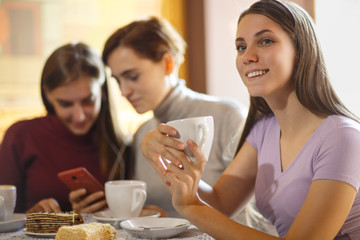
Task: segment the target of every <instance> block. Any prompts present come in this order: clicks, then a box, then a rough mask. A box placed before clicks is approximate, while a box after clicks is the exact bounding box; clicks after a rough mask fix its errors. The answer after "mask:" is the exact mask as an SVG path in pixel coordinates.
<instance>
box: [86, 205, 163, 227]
mask: <svg viewBox="0 0 360 240" xmlns="http://www.w3.org/2000/svg"><path fill="white" fill-rule="evenodd" d="M142 217H151V218H154V217H155V218H158V217H160V212H158V211H155V210H150V209H143V210H142V211H141V213H140V216H139V217H136V218H142ZM93 218H94V219H96V220H97V221H98V222H102V223H110V224H111V225H113V226H114V227H115V228H120V222H121V221H123V220H125V219H129V218H115V217H113V216H112V214H111V212H110V210H109V209H107V210H104V211H100V212H96V213H94V214H93Z"/></svg>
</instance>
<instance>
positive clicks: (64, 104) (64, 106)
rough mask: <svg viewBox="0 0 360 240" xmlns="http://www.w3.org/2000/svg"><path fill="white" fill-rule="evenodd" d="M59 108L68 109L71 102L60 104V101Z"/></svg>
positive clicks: (60, 102)
mask: <svg viewBox="0 0 360 240" xmlns="http://www.w3.org/2000/svg"><path fill="white" fill-rule="evenodd" d="M58 103H59V106H60V107H63V108H68V107H71V106H72V105H73V104H72V103H71V102H62V101H59V102H58Z"/></svg>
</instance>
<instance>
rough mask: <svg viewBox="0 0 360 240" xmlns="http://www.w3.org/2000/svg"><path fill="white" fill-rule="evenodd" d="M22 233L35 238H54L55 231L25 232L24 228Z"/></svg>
mask: <svg viewBox="0 0 360 240" xmlns="http://www.w3.org/2000/svg"><path fill="white" fill-rule="evenodd" d="M24 233H25V234H26V235H28V236H31V237H35V238H55V237H56V233H34V232H27V231H25V230H24Z"/></svg>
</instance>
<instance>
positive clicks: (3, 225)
mask: <svg viewBox="0 0 360 240" xmlns="http://www.w3.org/2000/svg"><path fill="white" fill-rule="evenodd" d="M25 216H26V215H25V214H22V213H14V215H13V216H12V218H11V220H9V221H3V222H0V233H3V232H15V231H17V230H19V229H20V228H23V227H24V226H25Z"/></svg>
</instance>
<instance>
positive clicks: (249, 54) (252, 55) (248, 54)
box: [242, 47, 259, 64]
mask: <svg viewBox="0 0 360 240" xmlns="http://www.w3.org/2000/svg"><path fill="white" fill-rule="evenodd" d="M258 60H259V58H258V53H257V52H256V50H255V49H254V48H253V47H247V48H246V50H245V52H244V53H243V55H242V61H243V63H244V64H250V63H254V62H257V61H258Z"/></svg>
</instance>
